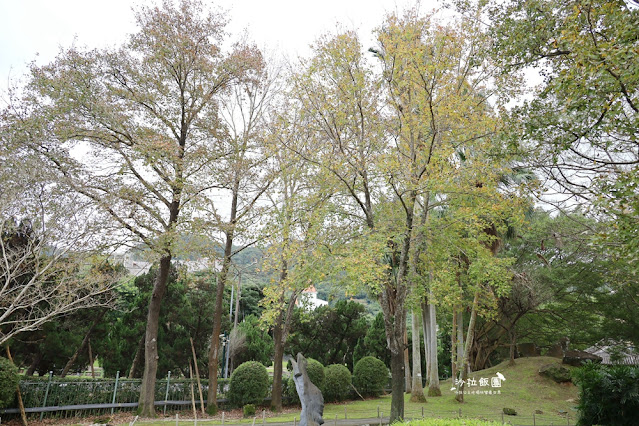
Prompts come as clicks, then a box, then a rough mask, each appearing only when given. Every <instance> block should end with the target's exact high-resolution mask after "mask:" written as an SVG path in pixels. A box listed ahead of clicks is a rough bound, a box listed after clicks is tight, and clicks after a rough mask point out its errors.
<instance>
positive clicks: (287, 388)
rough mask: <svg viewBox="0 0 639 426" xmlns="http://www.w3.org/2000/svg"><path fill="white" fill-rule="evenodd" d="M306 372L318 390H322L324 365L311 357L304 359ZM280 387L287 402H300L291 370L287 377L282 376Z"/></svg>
mask: <svg viewBox="0 0 639 426" xmlns="http://www.w3.org/2000/svg"><path fill="white" fill-rule="evenodd" d="M306 362H307V363H306V372H307V373H308V378H309V380H310V381H311V383H313V384H314V385H315V386H317V387H318V388H319V390H320V391H322V392H323V388H324V366H323V365H322V363H321V362H319V361H317V360H314V359H313V358H307V359H306ZM282 384H283V387H282V395H284V396H285V397H287V398H289V402H290V403H291V404H298V405H299V403H300V397H299V395H298V394H297V389H296V388H295V381H294V380H293V372H291V374H290V376H289V377H288V378H284V380H283V383H282Z"/></svg>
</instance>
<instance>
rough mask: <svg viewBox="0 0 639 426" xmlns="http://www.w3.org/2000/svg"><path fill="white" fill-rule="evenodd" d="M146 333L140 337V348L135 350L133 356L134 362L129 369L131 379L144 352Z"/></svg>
mask: <svg viewBox="0 0 639 426" xmlns="http://www.w3.org/2000/svg"><path fill="white" fill-rule="evenodd" d="M145 335H146V334H143V335H142V338H141V339H140V343H138V348H137V349H136V351H135V356H134V357H133V362H132V363H131V369H130V370H129V376H128V378H129V379H133V378H134V377H135V371H136V370H137V369H138V365H139V364H140V358H141V354H142V352H144V340H145V338H144V337H145Z"/></svg>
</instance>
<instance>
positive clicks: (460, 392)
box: [455, 291, 479, 402]
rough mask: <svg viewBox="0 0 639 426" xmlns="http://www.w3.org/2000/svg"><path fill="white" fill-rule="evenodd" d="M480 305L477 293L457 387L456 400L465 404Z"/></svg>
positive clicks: (476, 292)
mask: <svg viewBox="0 0 639 426" xmlns="http://www.w3.org/2000/svg"><path fill="white" fill-rule="evenodd" d="M478 303H479V291H475V297H474V298H473V307H472V309H471V311H470V321H469V322H468V334H467V336H466V348H465V350H464V357H463V358H462V363H461V366H460V367H459V370H460V379H461V382H460V384H459V386H458V387H457V396H456V397H455V399H456V400H457V401H458V402H464V386H465V385H466V381H467V380H468V360H469V359H470V350H471V347H472V346H473V340H474V337H475V320H476V319H477V304H478Z"/></svg>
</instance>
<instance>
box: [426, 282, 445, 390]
mask: <svg viewBox="0 0 639 426" xmlns="http://www.w3.org/2000/svg"><path fill="white" fill-rule="evenodd" d="M430 299H431V300H432V299H433V297H432V294H431V297H430ZM436 309H437V308H436V307H435V305H434V304H432V303H429V304H428V315H429V320H430V321H429V324H428V325H429V327H430V348H429V351H428V354H429V356H430V371H429V376H428V396H441V395H442V391H441V390H440V389H439V368H438V366H437V312H436Z"/></svg>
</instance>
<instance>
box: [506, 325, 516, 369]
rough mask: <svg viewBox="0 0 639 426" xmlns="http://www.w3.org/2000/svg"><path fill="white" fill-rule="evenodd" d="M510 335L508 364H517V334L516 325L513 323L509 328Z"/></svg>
mask: <svg viewBox="0 0 639 426" xmlns="http://www.w3.org/2000/svg"><path fill="white" fill-rule="evenodd" d="M508 335H509V337H510V361H509V362H508V365H515V351H516V347H517V336H516V335H515V325H514V324H513V325H512V326H511V327H510V330H508Z"/></svg>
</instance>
